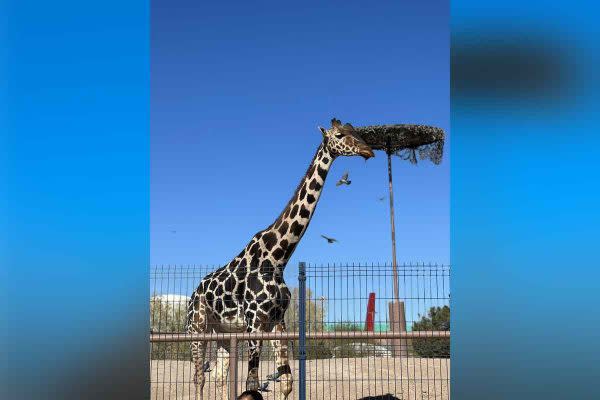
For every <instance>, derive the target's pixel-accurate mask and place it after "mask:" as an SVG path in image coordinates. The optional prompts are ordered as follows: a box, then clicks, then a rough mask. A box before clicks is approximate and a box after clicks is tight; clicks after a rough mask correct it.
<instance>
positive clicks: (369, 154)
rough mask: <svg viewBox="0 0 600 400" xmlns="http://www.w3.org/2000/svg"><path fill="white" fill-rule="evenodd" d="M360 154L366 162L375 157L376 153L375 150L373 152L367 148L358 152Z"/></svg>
mask: <svg viewBox="0 0 600 400" xmlns="http://www.w3.org/2000/svg"><path fill="white" fill-rule="evenodd" d="M358 154H359V155H360V156H361V157H362V158H364V159H365V160H368V159H369V158H371V157H375V153H373V150H371V148H370V147H365V148H363V149H361V150H360V151H359V152H358Z"/></svg>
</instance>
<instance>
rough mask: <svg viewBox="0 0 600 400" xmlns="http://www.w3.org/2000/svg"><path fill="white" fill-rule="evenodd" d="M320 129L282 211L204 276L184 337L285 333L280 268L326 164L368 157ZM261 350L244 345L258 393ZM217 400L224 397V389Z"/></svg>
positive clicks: (357, 145)
mask: <svg viewBox="0 0 600 400" xmlns="http://www.w3.org/2000/svg"><path fill="white" fill-rule="evenodd" d="M320 129H321V132H322V133H323V142H322V143H321V145H320V146H319V148H318V149H317V152H316V154H315V156H314V157H313V160H312V162H311V164H310V166H309V168H308V170H307V172H306V174H305V176H304V178H303V179H302V181H301V182H300V184H299V185H298V187H297V189H296V192H295V193H294V195H293V196H292V198H291V199H290V201H289V202H288V204H287V206H286V208H285V209H284V210H283V212H282V213H281V214H280V215H279V217H278V218H277V219H276V220H275V222H273V223H272V224H271V225H270V226H269V227H267V228H266V229H264V230H262V231H260V232H258V233H256V234H255V235H254V236H253V237H252V239H251V240H250V242H249V243H248V244H247V245H246V247H245V248H244V250H242V251H241V252H240V253H239V254H238V255H237V256H236V257H235V258H234V259H233V260H231V261H230V262H229V263H228V264H227V265H225V266H223V267H221V268H219V269H217V270H215V271H213V272H211V273H210V274H208V275H207V276H206V277H204V278H203V279H202V281H201V282H200V284H199V285H198V288H197V289H196V290H195V291H194V293H193V294H192V296H191V299H190V303H189V308H188V321H187V331H188V332H189V333H201V332H216V333H225V332H271V331H277V332H285V329H286V327H285V323H284V314H285V311H286V310H287V308H288V306H289V303H290V298H291V293H290V290H289V289H288V287H287V285H286V284H285V282H284V280H283V272H284V268H285V266H286V264H287V262H288V260H289V259H290V257H291V255H292V254H293V252H294V250H295V249H296V246H297V244H298V242H299V241H300V239H301V238H302V236H303V235H304V232H305V231H306V229H307V227H308V224H309V223H310V220H311V218H312V216H313V214H314V211H315V208H316V205H317V203H318V200H319V197H320V195H321V192H322V190H323V185H324V183H325V179H326V177H327V173H328V171H329V168H330V167H331V164H332V162H333V160H334V159H335V158H336V157H337V156H340V155H347V156H350V155H361V156H363V157H364V158H365V159H366V158H369V157H372V156H373V152H372V150H371V149H370V148H369V147H368V146H367V145H366V144H365V143H364V141H362V139H361V138H360V137H359V136H357V135H356V134H355V133H354V129H353V128H352V126H351V125H349V124H346V125H344V126H342V125H341V123H340V122H339V121H337V120H335V119H334V120H332V128H331V129H329V130H325V129H324V128H320ZM272 343H273V347H274V350H275V354H276V363H277V374H278V375H279V380H280V381H279V392H280V394H281V396H282V398H284V399H285V398H287V396H288V395H289V393H290V392H291V390H292V374H291V369H290V367H289V360H288V344H287V341H279V340H274V341H272ZM261 345H262V341H249V353H250V354H249V361H248V379H247V381H246V388H247V389H251V390H256V389H258V388H259V379H258V366H259V359H260V348H261ZM227 347H228V343H219V351H220V352H221V353H220V354H225V353H226V352H227V351H229V350H230V349H228V348H227ZM205 349H206V344H205V343H201V342H192V344H191V350H192V359H193V361H194V365H195V369H196V375H195V378H194V381H195V383H196V395H197V398H200V397H201V394H202V388H203V386H204V374H203V372H202V365H203V364H204V361H205V360H204V358H205V351H206V350H205ZM231 350H232V351H235V349H231ZM224 352H225V353H224ZM221 358H223V357H220V358H219V360H218V364H219V363H220V364H221V365H217V368H216V369H217V374H218V375H219V374H221V375H222V374H226V370H227V368H226V365H227V364H228V360H221ZM219 370H221V371H219ZM221 378H222V376H221ZM226 381H227V379H222V382H226ZM223 385H224V383H223ZM223 395H224V396H226V395H225V391H224V390H223Z"/></svg>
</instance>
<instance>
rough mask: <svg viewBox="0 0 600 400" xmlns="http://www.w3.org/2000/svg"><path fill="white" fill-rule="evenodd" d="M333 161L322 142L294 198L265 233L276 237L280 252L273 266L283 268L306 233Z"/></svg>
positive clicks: (275, 257)
mask: <svg viewBox="0 0 600 400" xmlns="http://www.w3.org/2000/svg"><path fill="white" fill-rule="evenodd" d="M334 158H335V157H334V156H333V155H331V153H330V152H329V150H328V149H327V147H326V142H325V141H323V143H321V145H320V146H319V148H318V149H317V152H316V153H315V156H314V157H313V160H312V162H311V163H310V166H309V167H308V170H307V171H306V174H305V175H304V178H302V181H300V184H299V185H298V188H297V189H296V192H295V193H294V196H292V198H291V199H290V201H289V202H288V204H287V206H286V207H285V209H284V210H283V211H282V213H281V214H280V215H279V217H278V218H277V220H275V222H274V223H273V224H272V225H271V226H270V227H269V228H267V229H266V230H265V232H264V233H265V234H274V235H275V236H276V237H277V241H278V244H279V246H278V247H279V248H280V249H281V251H278V252H277V253H275V252H274V253H273V258H274V259H275V262H276V263H277V264H279V265H285V264H286V263H287V261H288V260H289V259H290V257H291V256H292V254H293V252H294V250H295V249H296V245H297V244H298V242H299V241H300V239H302V236H303V235H304V232H306V229H307V228H308V224H309V223H310V220H311V218H312V216H313V215H314V212H315V209H316V207H317V203H318V202H319V198H320V197H321V192H322V191H323V185H324V183H325V179H326V178H327V173H328V172H329V168H330V167H331V164H332V163H333V160H334ZM263 236H264V235H263Z"/></svg>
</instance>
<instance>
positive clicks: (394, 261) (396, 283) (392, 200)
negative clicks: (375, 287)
mask: <svg viewBox="0 0 600 400" xmlns="http://www.w3.org/2000/svg"><path fill="white" fill-rule="evenodd" d="M387 161H388V180H389V184H390V226H391V229H392V272H393V273H394V301H395V302H397V301H398V299H399V297H400V296H399V295H398V264H397V261H396V225H395V224H394V188H393V185H392V154H391V153H390V152H389V151H388V153H387Z"/></svg>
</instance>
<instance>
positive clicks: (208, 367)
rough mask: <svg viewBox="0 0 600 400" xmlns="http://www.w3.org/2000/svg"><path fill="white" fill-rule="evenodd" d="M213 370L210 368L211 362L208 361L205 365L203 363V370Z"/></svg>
mask: <svg viewBox="0 0 600 400" xmlns="http://www.w3.org/2000/svg"><path fill="white" fill-rule="evenodd" d="M210 371H212V369H210V362H209V361H207V362H205V363H204V365H202V372H210Z"/></svg>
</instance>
